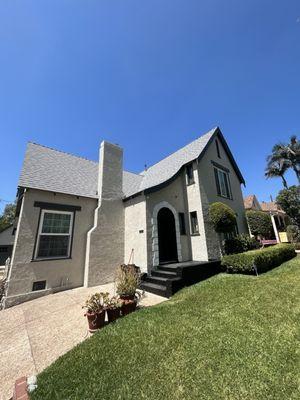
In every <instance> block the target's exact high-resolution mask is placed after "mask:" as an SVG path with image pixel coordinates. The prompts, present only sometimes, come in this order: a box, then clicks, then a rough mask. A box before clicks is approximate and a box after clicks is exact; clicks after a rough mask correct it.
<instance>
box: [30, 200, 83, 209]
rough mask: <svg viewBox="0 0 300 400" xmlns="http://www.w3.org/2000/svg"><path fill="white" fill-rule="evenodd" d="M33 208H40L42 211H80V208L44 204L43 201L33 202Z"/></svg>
mask: <svg viewBox="0 0 300 400" xmlns="http://www.w3.org/2000/svg"><path fill="white" fill-rule="evenodd" d="M34 207H40V208H42V209H43V210H57V211H81V207H80V206H71V205H68V204H58V203H45V202H43V201H35V202H34Z"/></svg>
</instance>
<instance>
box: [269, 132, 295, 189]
mask: <svg viewBox="0 0 300 400" xmlns="http://www.w3.org/2000/svg"><path fill="white" fill-rule="evenodd" d="M267 162H268V167H269V166H272V165H273V164H274V165H275V166H278V165H279V169H280V170H282V169H285V168H286V169H285V171H286V170H287V169H292V170H293V171H294V172H295V174H296V177H297V179H298V182H299V184H300V142H299V141H298V140H297V136H295V135H293V136H291V138H290V141H289V143H287V144H286V143H278V144H275V146H273V149H272V154H271V155H270V156H268V157H267ZM268 167H267V168H268ZM277 176H278V175H277Z"/></svg>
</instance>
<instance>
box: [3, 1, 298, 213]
mask: <svg viewBox="0 0 300 400" xmlns="http://www.w3.org/2000/svg"><path fill="white" fill-rule="evenodd" d="M299 71H300V3H299V1H296V0H295V1H266V0H251V1H245V0H244V1H240V0H204V1H203V0H201V1H200V0H143V1H141V0H105V1H104V0H34V1H33V0H2V1H0V139H1V141H0V146H1V147H0V148H1V157H0V198H2V199H5V200H13V199H14V197H15V193H16V187H17V180H18V175H19V171H20V168H21V164H22V160H23V156H24V151H25V148H26V143H27V141H29V140H31V141H34V142H37V143H41V144H44V145H47V146H50V147H54V148H57V149H60V150H63V151H67V152H70V153H74V154H78V155H81V156H84V157H87V158H90V159H94V160H96V159H97V157H98V147H99V143H100V142H101V140H103V139H106V140H109V141H111V142H113V143H118V144H120V145H121V146H122V147H123V148H124V151H125V159H124V166H125V168H126V169H127V170H130V171H134V172H138V171H141V170H142V169H143V168H144V165H145V164H148V165H151V164H153V163H155V162H156V161H158V160H159V159H161V158H163V157H164V156H166V155H168V154H169V153H171V152H173V151H175V150H177V149H178V148H180V147H181V146H183V145H185V144H186V143H188V142H190V141H192V140H193V139H195V138H196V137H198V136H200V135H201V134H202V133H205V132H206V131H207V130H209V129H210V128H212V127H214V126H216V125H218V126H220V127H221V129H222V132H223V134H224V135H225V137H226V139H227V141H228V143H229V145H230V147H231V149H232V151H233V153H234V155H235V158H236V160H237V162H238V164H239V166H240V169H241V170H242V172H243V174H244V177H245V179H246V183H247V187H246V188H245V189H244V193H245V194H250V193H256V194H257V196H258V198H259V199H260V200H268V199H269V196H270V194H272V195H276V193H277V191H278V190H279V189H280V188H281V182H280V180H269V181H266V180H265V179H264V167H265V157H266V155H267V154H268V153H269V152H270V150H271V147H272V145H273V144H274V143H275V142H277V141H286V140H288V138H289V136H290V135H292V134H298V137H300V73H299ZM287 179H288V182H289V184H292V183H295V182H296V180H295V178H294V176H293V174H289V175H288V176H287ZM4 204H5V203H0V207H3V205H4Z"/></svg>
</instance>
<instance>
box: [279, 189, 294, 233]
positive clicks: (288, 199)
mask: <svg viewBox="0 0 300 400" xmlns="http://www.w3.org/2000/svg"><path fill="white" fill-rule="evenodd" d="M276 203H277V204H278V205H279V206H280V207H281V208H282V209H283V211H284V212H285V213H286V214H287V216H289V217H290V219H291V221H292V223H293V224H294V225H297V226H298V227H300V186H291V187H290V188H288V189H282V190H280V192H279V193H278V195H277V197H276Z"/></svg>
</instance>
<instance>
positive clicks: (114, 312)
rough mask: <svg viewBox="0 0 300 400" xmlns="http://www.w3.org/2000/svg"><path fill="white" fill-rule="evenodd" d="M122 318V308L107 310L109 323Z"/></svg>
mask: <svg viewBox="0 0 300 400" xmlns="http://www.w3.org/2000/svg"><path fill="white" fill-rule="evenodd" d="M120 316H121V308H120V307H119V308H108V309H107V318H108V322H114V321H116V320H117V319H118V318H120Z"/></svg>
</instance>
